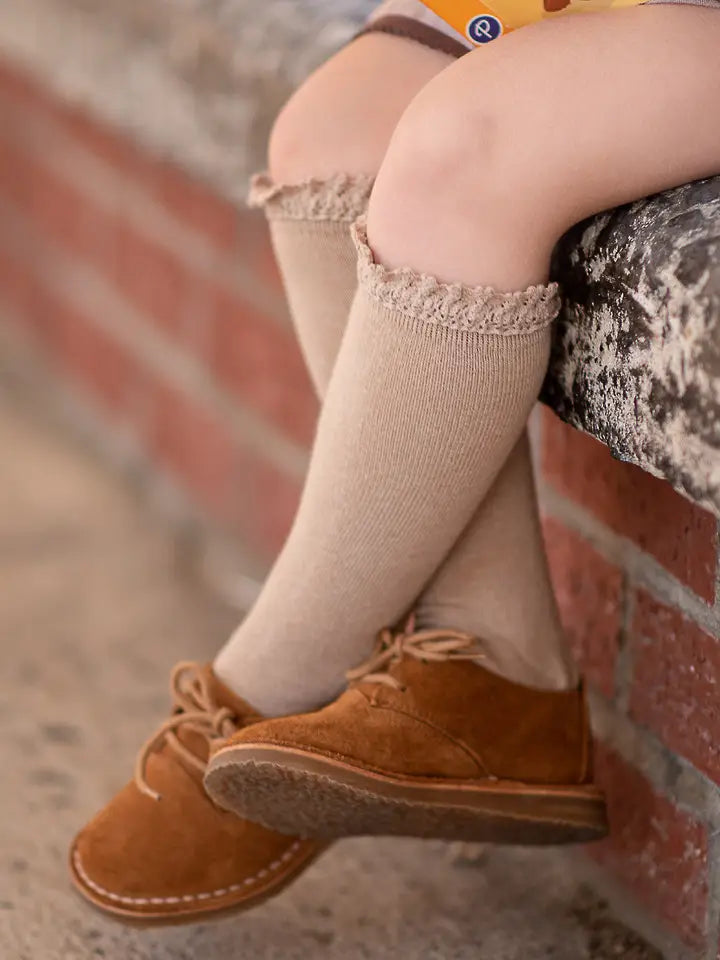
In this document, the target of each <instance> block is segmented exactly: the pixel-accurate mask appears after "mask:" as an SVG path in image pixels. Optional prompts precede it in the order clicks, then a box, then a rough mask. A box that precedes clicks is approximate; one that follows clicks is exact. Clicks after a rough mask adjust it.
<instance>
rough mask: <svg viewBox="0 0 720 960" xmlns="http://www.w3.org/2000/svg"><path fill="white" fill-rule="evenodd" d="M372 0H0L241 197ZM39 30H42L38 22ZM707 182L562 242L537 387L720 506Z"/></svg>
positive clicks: (138, 124)
mask: <svg viewBox="0 0 720 960" xmlns="http://www.w3.org/2000/svg"><path fill="white" fill-rule="evenodd" d="M372 6H373V3H372V0H333V2H332V4H330V2H329V0H272V2H267V3H262V4H259V3H257V2H253V0H3V8H2V17H1V18H0V54H3V55H6V56H9V57H10V58H12V59H13V60H16V61H18V62H19V63H21V64H24V65H25V66H26V67H27V68H28V69H29V70H31V71H32V72H33V73H36V74H39V75H40V76H41V77H43V78H45V79H46V80H47V82H48V83H49V84H50V85H51V86H52V87H53V89H55V90H59V91H61V92H62V93H63V94H64V95H65V96H67V97H68V98H69V99H70V100H73V101H75V102H77V103H79V104H81V105H84V106H87V107H88V108H89V109H90V110H91V111H92V112H93V113H94V114H96V115H97V116H99V117H101V118H103V119H106V120H107V121H108V122H110V123H111V124H113V125H114V126H116V127H119V128H120V129H122V130H126V131H127V132H128V133H129V134H130V135H131V136H132V137H133V138H135V139H136V140H138V141H140V142H142V143H143V144H145V145H146V146H148V147H150V148H151V149H153V150H154V151H156V152H159V153H160V154H162V155H165V156H168V157H170V158H171V159H173V160H175V161H176V162H178V163H179V164H181V165H182V166H185V167H187V168H189V169H191V170H192V171H194V172H195V173H198V174H199V175H201V176H202V177H203V178H204V179H206V180H207V181H208V182H209V183H211V184H213V185H214V186H215V187H216V188H217V189H218V190H219V191H221V192H222V193H223V194H224V195H226V196H229V197H231V198H232V199H233V200H236V201H239V202H240V201H242V200H243V199H244V195H245V187H246V181H247V176H248V174H249V173H250V172H251V171H252V170H254V169H257V168H258V167H260V166H262V165H263V163H264V152H265V142H266V138H267V133H268V131H269V128H270V124H271V122H272V118H273V116H274V115H275V113H276V112H277V110H278V108H279V107H280V105H281V104H282V103H283V101H284V100H285V99H286V97H287V95H288V93H289V92H290V90H291V89H292V88H293V87H294V86H295V85H296V84H297V83H298V82H300V81H301V80H302V78H303V77H304V76H305V75H306V74H307V73H308V72H309V71H310V70H311V69H312V67H313V66H314V65H316V64H317V63H319V62H320V61H322V60H323V59H325V58H326V57H327V56H328V55H329V54H331V53H332V52H333V51H335V50H336V49H337V48H338V47H340V46H341V45H342V44H343V43H344V42H346V41H347V40H348V39H349V38H350V37H351V36H352V34H353V33H354V31H355V30H356V29H357V26H358V24H359V23H360V22H361V21H362V19H363V17H364V15H365V14H366V12H367V11H368V10H369V9H371V7H372ZM38 25H41V29H38ZM719 235H720V178H716V179H714V180H708V181H705V182H703V183H698V184H693V185H691V186H688V187H683V188H681V189H678V190H674V191H671V192H669V193H667V194H664V195H662V196H661V197H657V198H653V199H651V200H648V201H643V202H641V203H637V204H634V205H632V206H630V207H625V208H622V209H621V210H618V211H615V212H613V213H609V214H606V215H603V216H600V217H597V218H595V219H593V220H591V221H589V222H588V223H586V224H583V225H581V226H580V227H578V228H576V229H574V230H573V231H571V232H570V234H568V236H567V237H565V238H564V240H563V241H562V243H561V244H560V245H559V248H558V251H557V256H556V261H555V274H556V276H557V278H558V279H559V280H561V281H562V283H563V286H564V288H565V292H566V295H567V304H566V307H565V311H564V314H563V317H562V321H561V323H560V325H559V328H558V335H557V338H556V342H555V350H554V356H553V363H552V368H551V374H550V377H549V379H548V382H547V385H546V390H545V399H546V400H547V402H548V403H549V404H550V405H551V406H552V407H554V409H555V410H557V411H558V412H559V413H560V415H561V416H562V417H563V418H564V419H566V420H568V421H569V422H570V423H572V424H574V425H575V426H578V427H581V428H582V429H584V430H587V431H588V432H589V433H592V434H593V435H594V436H597V437H599V438H600V439H602V440H603V441H604V442H605V443H607V444H608V445H609V446H610V448H611V449H612V450H613V452H614V453H615V454H616V455H617V456H618V457H620V458H621V459H626V460H630V461H632V462H633V463H636V464H639V465H640V466H641V467H643V468H644V469H646V470H649V471H650V472H652V473H654V474H656V475H657V476H660V477H663V478H666V479H668V480H669V481H670V482H671V483H672V484H673V486H674V487H676V489H678V490H679V491H680V492H682V493H683V494H685V495H686V496H688V497H690V498H692V499H694V500H696V501H697V502H699V503H701V504H703V505H704V506H706V507H708V508H709V509H711V510H713V511H714V512H715V513H716V514H720V426H719V424H720V418H719V417H718V413H719V412H720V411H719V409H718V407H719V405H720V345H719V344H718V337H717V329H716V328H717V323H718V312H719V310H720V266H719V263H720V259H719V257H718V250H719V246H718V237H719Z"/></svg>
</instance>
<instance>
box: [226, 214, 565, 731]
mask: <svg viewBox="0 0 720 960" xmlns="http://www.w3.org/2000/svg"><path fill="white" fill-rule="evenodd" d="M356 234H357V235H356V242H357V247H358V256H359V276H360V286H359V289H358V292H357V294H356V296H355V299H354V301H353V305H352V309H351V311H350V318H349V322H348V328H347V331H346V333H345V336H344V338H343V340H342V344H341V347H340V352H339V354H338V357H337V361H336V364H335V367H334V370H333V374H332V377H331V381H330V384H329V387H328V392H327V396H326V399H325V403H324V405H323V410H322V414H321V418H320V422H319V425H318V432H317V437H316V442H315V446H314V449H313V454H312V458H311V464H310V469H309V473H308V477H307V480H306V484H305V488H304V492H303V497H302V500H301V503H300V507H299V510H298V514H297V517H296V520H295V523H294V525H293V528H292V531H291V533H290V535H289V537H288V540H287V542H286V544H285V547H284V548H283V550H282V552H281V554H280V556H279V558H278V560H277V562H276V564H275V566H274V567H273V570H272V571H271V573H270V575H269V577H268V579H267V581H266V583H265V586H264V588H263V590H262V591H261V594H260V597H259V598H258V601H257V603H256V604H255V606H254V608H253V609H252V611H251V612H250V613H249V615H248V617H247V618H246V620H245V621H244V622H243V623H242V624H241V625H240V627H239V628H238V630H237V631H236V632H235V634H234V635H233V637H232V638H231V640H230V642H229V643H228V645H227V646H226V647H225V648H224V649H223V650H222V651H221V653H220V655H219V656H218V658H217V661H216V669H217V671H218V673H219V675H220V677H221V678H222V679H224V680H225V681H226V682H227V683H228V684H229V685H230V686H232V687H233V688H234V689H235V690H236V691H237V692H238V693H239V694H240V695H241V696H245V697H246V698H247V699H249V700H250V701H251V702H253V703H254V704H255V705H256V706H257V707H258V709H260V710H262V711H263V712H266V713H271V714H272V713H282V712H294V711H300V710H303V709H309V708H312V707H313V706H316V705H317V704H319V703H321V702H324V701H326V700H329V699H331V698H332V697H333V696H335V695H336V694H337V693H338V692H339V691H340V690H341V689H342V687H343V685H344V673H345V670H346V669H347V668H348V666H349V665H351V664H353V663H356V662H357V661H359V660H361V659H363V657H364V656H365V655H366V654H367V651H368V644H369V638H371V637H372V636H374V634H375V633H376V632H377V631H378V630H379V629H380V628H381V627H382V626H384V625H386V624H388V623H392V622H394V621H396V620H397V619H398V618H399V617H400V616H401V615H402V614H403V612H404V611H405V610H407V609H408V607H410V606H411V605H412V604H413V603H414V601H415V600H416V598H417V596H418V595H419V593H420V592H421V590H422V588H423V586H424V585H425V584H426V583H427V582H428V580H429V579H430V578H431V576H432V575H433V573H434V572H435V570H436V569H437V568H438V566H439V565H440V564H441V562H442V561H443V559H444V558H445V557H446V556H447V555H448V553H449V552H450V550H451V548H452V546H453V544H454V543H455V542H456V540H457V539H458V537H459V536H460V534H461V533H462V531H463V529H464V528H465V527H466V525H467V524H468V522H469V521H470V520H471V519H472V517H473V514H474V512H475V510H476V507H477V504H478V503H479V502H480V501H481V500H482V499H483V497H484V496H485V495H486V494H487V492H488V490H489V488H490V486H491V484H492V482H493V480H494V478H495V476H496V475H497V473H498V472H499V470H500V468H501V467H502V464H503V463H504V462H505V460H506V459H507V457H508V456H509V454H510V452H511V451H512V449H513V447H514V446H515V444H516V443H517V442H518V440H519V438H520V436H521V434H522V432H523V429H524V426H525V422H526V420H527V417H528V414H529V412H530V409H531V407H532V405H533V403H534V401H535V398H536V396H537V393H538V391H539V388H540V384H541V382H542V378H543V375H544V372H545V367H546V364H547V355H548V349H549V339H550V336H549V327H550V323H551V321H552V319H553V318H554V316H555V315H556V313H557V309H558V294H557V289H556V288H555V286H550V287H543V286H537V287H532V288H529V289H528V290H526V291H524V292H522V293H516V294H500V293H497V292H495V291H493V290H489V289H485V288H467V287H463V286H461V285H459V284H456V285H445V284H441V283H439V282H437V281H436V280H434V279H433V278H431V277H425V276H418V275H416V274H414V273H413V272H411V271H409V270H397V271H388V270H386V269H385V268H383V267H382V266H381V265H378V264H376V263H374V261H373V258H372V254H371V251H370V250H369V248H368V246H367V242H366V239H365V236H364V232H363V228H362V227H358V228H357V231H356ZM447 625H448V626H451V624H447Z"/></svg>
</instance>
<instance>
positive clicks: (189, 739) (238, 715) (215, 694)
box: [177, 663, 263, 766]
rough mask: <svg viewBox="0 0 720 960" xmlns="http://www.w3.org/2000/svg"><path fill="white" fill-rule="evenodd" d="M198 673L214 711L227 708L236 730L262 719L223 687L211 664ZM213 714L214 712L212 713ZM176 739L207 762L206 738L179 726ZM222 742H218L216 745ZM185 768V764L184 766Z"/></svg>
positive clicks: (251, 708) (247, 704) (227, 688)
mask: <svg viewBox="0 0 720 960" xmlns="http://www.w3.org/2000/svg"><path fill="white" fill-rule="evenodd" d="M200 673H201V675H202V677H203V679H204V680H205V682H206V684H207V690H208V693H209V694H210V698H211V700H212V701H213V703H214V704H215V706H216V709H218V710H219V709H220V708H221V707H227V708H228V710H230V711H231V712H232V715H233V720H234V722H235V723H236V724H237V726H238V728H241V727H247V726H249V725H250V724H251V723H257V721H258V720H262V719H263V717H262V716H261V715H260V714H259V713H258V711H257V710H255V708H254V707H251V706H250V704H249V703H247V702H246V701H245V700H243V699H242V698H241V697H238V696H237V695H236V694H235V693H233V692H232V690H231V689H230V688H229V687H227V686H225V684H224V683H223V682H222V680H220V678H219V677H218V676H217V675H216V674H215V671H214V670H213V668H212V664H209V663H206V664H203V666H202V667H201V668H200ZM213 712H214V711H213ZM177 738H178V740H180V742H181V743H182V744H183V746H185V747H187V749H188V750H190V751H191V753H194V754H195V756H196V757H197V758H198V759H199V760H202V761H203V762H207V760H208V759H209V755H210V752H211V751H210V748H209V743H208V740H207V738H206V737H204V736H202V734H200V733H198V732H197V731H196V730H193V729H192V728H191V727H190V726H181V727H179V728H178V730H177ZM221 742H222V741H219V742H218V745H219V744H220V743H221ZM186 766H187V764H186Z"/></svg>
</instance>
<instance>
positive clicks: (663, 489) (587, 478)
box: [542, 413, 717, 602]
mask: <svg viewBox="0 0 720 960" xmlns="http://www.w3.org/2000/svg"><path fill="white" fill-rule="evenodd" d="M542 468H543V473H544V475H545V477H546V478H547V479H548V480H549V481H550V482H551V483H552V485H553V486H554V487H555V488H556V489H557V490H559V491H560V492H562V493H564V494H566V495H567V496H568V497H570V498H571V499H572V500H574V501H576V502H577V503H580V504H582V505H583V506H584V507H586V508H587V509H588V510H590V511H591V512H592V513H593V514H594V515H595V516H596V517H598V519H600V520H602V521H603V522H604V523H606V524H607V525H608V526H609V527H610V528H611V529H612V530H614V531H615V532H616V533H619V534H621V535H622V536H625V537H628V538H629V539H630V540H632V541H634V542H635V543H636V544H637V545H638V546H639V547H641V548H642V549H643V550H646V551H647V552H648V553H650V554H652V556H654V557H655V558H656V559H657V560H658V561H659V562H660V563H661V564H662V565H663V566H664V567H665V569H666V570H668V571H669V572H670V573H672V574H673V575H674V576H676V577H677V578H678V579H679V580H681V581H682V582H683V583H685V584H687V585H688V586H689V587H691V588H692V589H693V590H694V591H695V593H697V594H698V595H699V596H701V597H703V599H705V600H707V601H709V602H712V600H713V599H714V596H715V570H716V547H717V542H716V539H717V538H716V520H715V518H714V517H713V516H712V515H711V514H710V513H708V512H707V511H705V510H702V509H700V507H698V506H695V505H694V504H692V503H690V501H689V500H686V499H685V498H684V497H681V496H680V494H678V493H676V492H675V491H674V490H673V489H672V487H670V486H669V484H667V483H665V482H664V481H662V480H659V479H657V477H652V476H650V474H648V473H645V471H643V470H640V469H639V468H638V467H634V466H632V465H631V464H627V463H621V462H620V461H618V460H615V459H614V458H613V457H612V455H611V454H610V451H609V450H608V449H607V447H605V446H604V445H603V444H601V443H599V442H598V441H597V440H594V439H593V438H592V437H589V436H587V435H585V434H582V433H580V432H579V431H577V430H574V429H573V428H572V427H569V426H567V425H565V424H563V423H561V421H560V420H558V419H557V417H555V416H553V415H552V414H549V413H546V415H545V417H544V419H543V457H542Z"/></svg>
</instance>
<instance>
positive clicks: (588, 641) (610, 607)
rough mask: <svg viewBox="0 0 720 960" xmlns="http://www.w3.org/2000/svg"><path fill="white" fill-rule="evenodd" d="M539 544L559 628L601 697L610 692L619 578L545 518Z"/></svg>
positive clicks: (620, 596) (593, 552)
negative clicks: (549, 577)
mask: <svg viewBox="0 0 720 960" xmlns="http://www.w3.org/2000/svg"><path fill="white" fill-rule="evenodd" d="M543 529H544V534H545V543H546V547H547V553H548V559H549V561H550V571H551V574H552V580H553V587H554V588H555V596H556V597H557V601H558V605H559V607H560V613H561V616H562V621H563V626H564V627H565V630H566V632H567V635H568V637H569V639H570V641H571V643H572V646H573V652H574V654H575V657H576V659H577V661H578V663H579V665H580V667H581V669H582V671H583V673H584V674H585V676H586V677H587V678H588V680H589V681H590V682H591V683H593V684H594V685H595V686H596V687H598V688H599V689H600V690H601V691H602V692H603V693H604V694H605V696H607V697H612V696H613V693H614V690H615V662H616V660H617V654H618V649H619V646H620V631H621V620H622V601H623V575H622V571H621V570H619V569H618V568H617V567H614V566H613V565H612V564H611V563H608V561H607V560H605V559H604V558H603V557H601V556H600V554H599V553H598V552H597V551H596V550H594V549H593V547H591V546H590V544H589V543H587V541H585V540H583V539H582V537H580V536H578V534H576V533H573V532H572V531H571V530H568V529H567V527H565V526H563V524H561V523H560V522H559V521H557V520H554V519H551V518H546V519H545V521H544V523H543Z"/></svg>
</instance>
